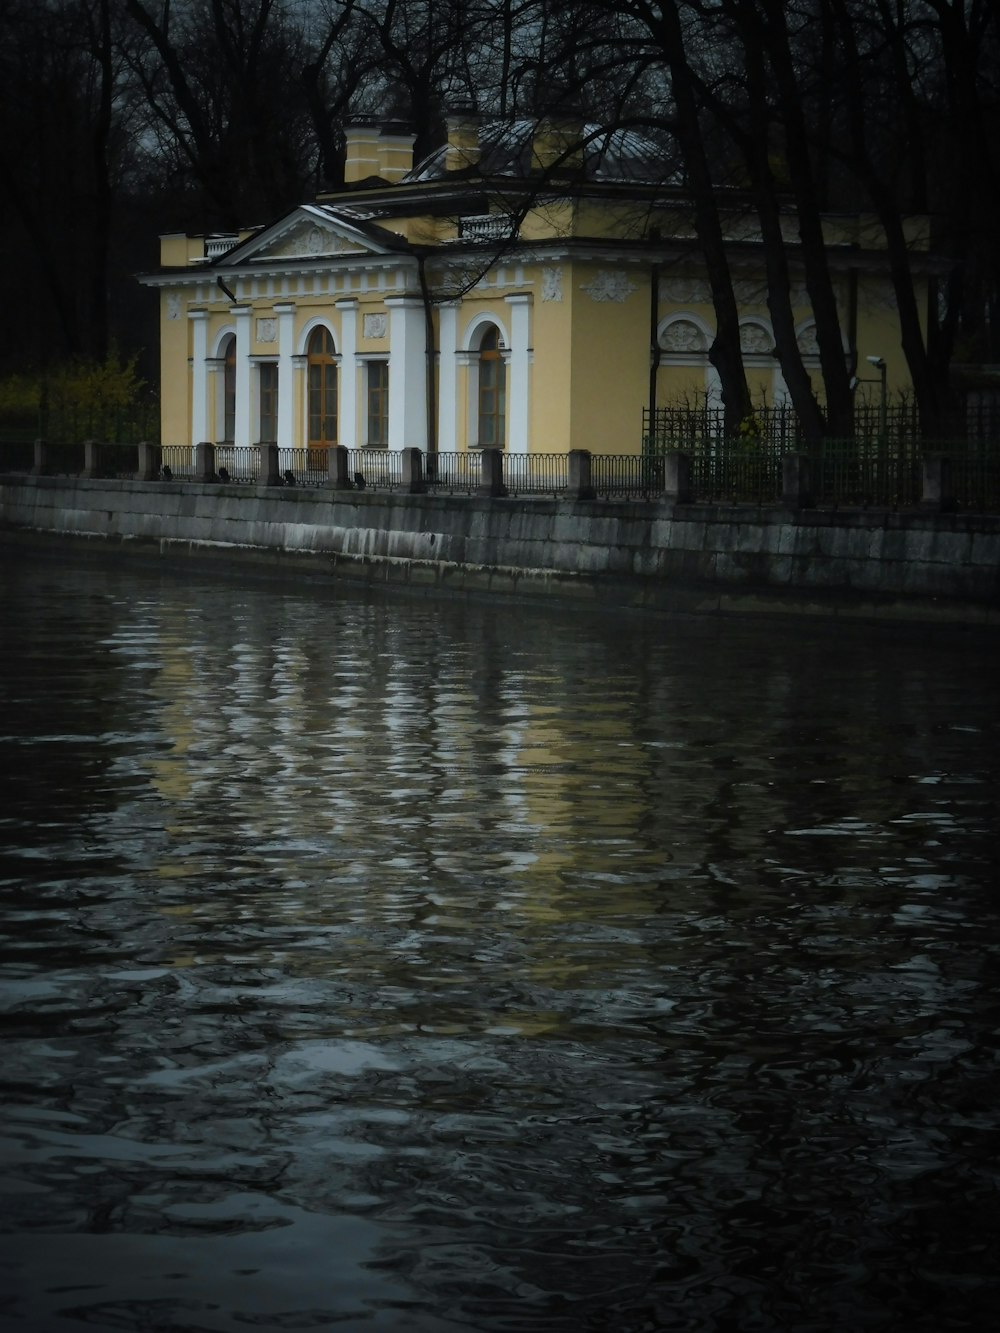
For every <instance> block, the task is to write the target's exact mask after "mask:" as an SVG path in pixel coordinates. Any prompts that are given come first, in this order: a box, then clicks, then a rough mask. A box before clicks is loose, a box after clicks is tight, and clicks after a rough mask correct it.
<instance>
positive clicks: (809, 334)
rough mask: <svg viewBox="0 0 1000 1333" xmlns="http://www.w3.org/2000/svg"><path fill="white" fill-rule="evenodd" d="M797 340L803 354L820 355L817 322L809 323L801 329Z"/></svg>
mask: <svg viewBox="0 0 1000 1333" xmlns="http://www.w3.org/2000/svg"><path fill="white" fill-rule="evenodd" d="M795 341H796V343H797V345H798V349H799V351H800V352H801V353H802V355H803V356H819V342H818V341H817V339H816V325H815V324H807V325H806V326H805V328H804V329H800V330H799V333H798V336H797V337H796V339H795Z"/></svg>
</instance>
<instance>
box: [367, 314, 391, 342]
mask: <svg viewBox="0 0 1000 1333" xmlns="http://www.w3.org/2000/svg"><path fill="white" fill-rule="evenodd" d="M363 326H364V336H365V337H366V338H384V337H385V336H386V334H387V333H388V332H389V317H388V316H387V315H384V314H381V313H376V314H373V315H365V316H364V320H363Z"/></svg>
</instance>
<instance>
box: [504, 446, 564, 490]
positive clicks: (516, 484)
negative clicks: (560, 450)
mask: <svg viewBox="0 0 1000 1333" xmlns="http://www.w3.org/2000/svg"><path fill="white" fill-rule="evenodd" d="M503 480H504V485H505V486H506V487H507V494H508V495H560V494H561V493H562V492H563V491H565V490H566V487H567V486H568V485H569V457H568V455H567V454H504V456H503Z"/></svg>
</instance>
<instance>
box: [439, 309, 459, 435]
mask: <svg viewBox="0 0 1000 1333" xmlns="http://www.w3.org/2000/svg"><path fill="white" fill-rule="evenodd" d="M438 310H439V312H440V315H439V318H440V332H439V341H440V345H441V352H440V359H439V362H438V366H439V369H438V412H437V416H438V439H437V447H438V449H439V450H440V452H441V453H443V454H451V453H454V452H455V450H456V449H457V448H458V356H457V352H458V304H457V303H456V302H453V301H449V302H448V304H447V305H442V306H439V307H438Z"/></svg>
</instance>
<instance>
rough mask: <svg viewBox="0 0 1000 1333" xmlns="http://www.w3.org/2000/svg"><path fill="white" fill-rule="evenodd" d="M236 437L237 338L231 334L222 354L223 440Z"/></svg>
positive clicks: (229, 441)
mask: <svg viewBox="0 0 1000 1333" xmlns="http://www.w3.org/2000/svg"><path fill="white" fill-rule="evenodd" d="M235 438H236V338H235V337H234V335H233V334H230V335H229V337H228V338H227V339H226V343H225V350H224V351H223V354H222V442H223V443H224V444H232V442H233V440H234V439H235Z"/></svg>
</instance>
